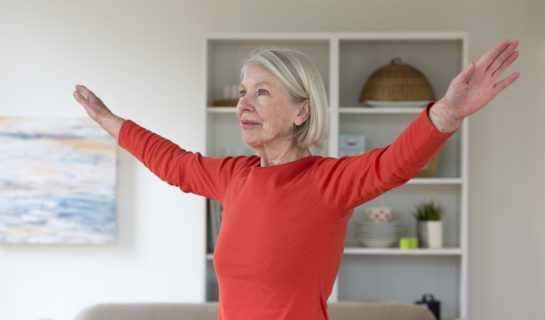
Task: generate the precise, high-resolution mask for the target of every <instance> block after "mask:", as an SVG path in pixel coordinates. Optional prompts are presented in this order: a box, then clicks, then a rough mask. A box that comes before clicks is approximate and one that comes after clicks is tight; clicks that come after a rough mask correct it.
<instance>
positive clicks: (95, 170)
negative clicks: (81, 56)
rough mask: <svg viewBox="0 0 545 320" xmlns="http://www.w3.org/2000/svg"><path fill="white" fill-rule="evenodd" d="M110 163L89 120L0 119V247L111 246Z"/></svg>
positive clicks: (112, 152) (111, 154)
mask: <svg viewBox="0 0 545 320" xmlns="http://www.w3.org/2000/svg"><path fill="white" fill-rule="evenodd" d="M116 159H117V158H116V141H115V139H114V138H112V137H111V136H110V135H108V133H106V132H105V131H104V130H103V129H102V128H101V127H100V126H99V125H98V124H96V123H94V122H93V121H92V120H91V119H88V118H77V119H69V118H58V119H53V118H23V117H19V118H11V117H10V118H8V117H0V243H15V244H24V243H25V244H26V243H38V244H106V243H111V242H112V241H113V240H114V239H115V234H116V197H115V190H116V167H117V160H116Z"/></svg>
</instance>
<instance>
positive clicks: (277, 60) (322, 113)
mask: <svg viewBox="0 0 545 320" xmlns="http://www.w3.org/2000/svg"><path fill="white" fill-rule="evenodd" d="M249 65H256V66H259V67H261V68H263V69H264V70H266V71H268V72H269V73H271V74H272V75H273V76H275V77H276V78H278V79H279V80H280V81H281V82H282V83H283V84H284V86H285V87H286V89H287V90H288V92H289V94H290V96H291V98H292V100H293V101H294V102H296V103H300V102H303V101H305V100H306V99H308V100H309V109H310V115H309V117H308V118H307V120H306V121H305V122H304V123H302V124H301V125H299V126H295V125H294V129H293V131H292V139H295V140H296V142H297V144H298V145H301V146H305V147H310V146H311V145H313V144H317V143H320V142H322V141H323V140H324V139H325V138H327V136H328V131H329V108H328V104H327V95H326V91H325V87H324V83H323V81H322V77H321V76H320V73H319V72H318V68H316V66H315V65H314V64H313V63H312V61H310V59H309V58H308V57H307V56H305V55H304V54H303V53H302V52H300V51H297V50H293V49H285V48H268V49H259V50H258V51H257V52H254V53H253V55H252V56H251V57H250V58H248V59H247V60H246V61H245V62H244V63H243V65H242V69H241V72H240V77H241V79H242V77H243V75H244V71H246V68H247V67H248V66H249Z"/></svg>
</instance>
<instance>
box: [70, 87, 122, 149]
mask: <svg viewBox="0 0 545 320" xmlns="http://www.w3.org/2000/svg"><path fill="white" fill-rule="evenodd" d="M74 98H75V99H76V101H78V102H79V103H80V104H81V105H82V106H83V108H85V111H87V114H88V115H89V116H90V117H91V119H93V120H95V121H96V122H97V123H98V124H100V126H101V127H102V128H104V130H106V132H108V133H109V134H110V135H111V136H112V137H114V138H115V140H116V141H118V138H119V130H120V129H121V125H122V124H123V121H125V119H123V118H121V117H118V116H116V115H115V114H113V112H111V111H110V109H108V107H106V105H105V104H104V103H103V102H102V100H100V98H99V97H97V96H96V95H95V94H94V93H93V92H92V91H91V90H89V89H87V88H86V87H85V86H82V85H76V90H74Z"/></svg>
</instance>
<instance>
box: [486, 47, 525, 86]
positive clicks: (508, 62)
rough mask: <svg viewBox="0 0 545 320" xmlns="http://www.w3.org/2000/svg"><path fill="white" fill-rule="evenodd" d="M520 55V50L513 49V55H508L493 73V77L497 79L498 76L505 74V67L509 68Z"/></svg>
mask: <svg viewBox="0 0 545 320" xmlns="http://www.w3.org/2000/svg"><path fill="white" fill-rule="evenodd" d="M518 56H519V52H518V51H513V52H512V53H511V55H510V56H509V57H507V59H506V60H505V61H504V62H503V63H502V64H501V65H500V66H499V67H498V69H496V70H495V71H494V72H493V73H492V74H491V76H492V78H493V79H497V78H499V77H501V75H502V74H503V72H504V71H505V69H507V68H508V67H509V66H510V65H511V64H513V62H515V60H517V58H518Z"/></svg>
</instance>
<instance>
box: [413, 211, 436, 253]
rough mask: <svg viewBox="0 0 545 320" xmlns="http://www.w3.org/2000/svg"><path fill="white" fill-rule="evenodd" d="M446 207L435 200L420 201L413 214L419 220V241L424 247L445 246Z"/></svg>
mask: <svg viewBox="0 0 545 320" xmlns="http://www.w3.org/2000/svg"><path fill="white" fill-rule="evenodd" d="M443 214H444V209H443V207H442V206H441V205H439V204H436V203H435V202H433V201H423V202H420V203H419V204H418V205H417V206H416V209H415V211H414V212H413V216H414V217H415V218H416V220H417V222H418V229H417V230H418V241H419V243H421V245H422V247H423V248H442V247H443V222H442V221H441V219H442V218H443Z"/></svg>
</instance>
